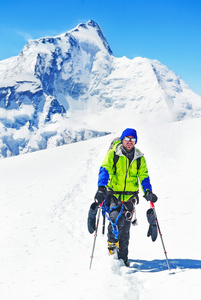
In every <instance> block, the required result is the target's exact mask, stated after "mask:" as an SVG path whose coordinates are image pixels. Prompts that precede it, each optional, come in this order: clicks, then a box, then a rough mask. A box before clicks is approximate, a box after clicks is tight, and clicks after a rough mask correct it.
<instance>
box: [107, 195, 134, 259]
mask: <svg viewBox="0 0 201 300" xmlns="http://www.w3.org/2000/svg"><path fill="white" fill-rule="evenodd" d="M116 204H117V202H116V199H110V209H111V208H112V207H114V206H116ZM120 210H121V206H119V207H118V208H115V209H114V210H112V211H111V212H110V219H111V221H112V222H113V223H115V220H116V218H117V217H118V215H119V213H120ZM130 226H131V222H130V221H127V220H126V218H125V213H122V214H121V216H120V218H119V220H118V222H117V228H118V231H119V235H118V239H115V236H114V234H113V233H112V229H113V228H112V224H111V223H109V225H108V241H109V242H111V243H116V242H117V241H119V252H118V258H119V259H121V258H122V259H123V260H125V259H126V258H128V245H129V239H130Z"/></svg>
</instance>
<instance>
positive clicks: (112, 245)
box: [108, 241, 119, 255]
mask: <svg viewBox="0 0 201 300" xmlns="http://www.w3.org/2000/svg"><path fill="white" fill-rule="evenodd" d="M118 250H119V242H116V243H111V242H109V241H108V251H109V254H110V255H113V254H115V252H116V251H118Z"/></svg>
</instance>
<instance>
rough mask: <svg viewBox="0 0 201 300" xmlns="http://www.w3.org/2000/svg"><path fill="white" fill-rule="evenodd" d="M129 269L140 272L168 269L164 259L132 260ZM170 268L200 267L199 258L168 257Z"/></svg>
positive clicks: (200, 261)
mask: <svg viewBox="0 0 201 300" xmlns="http://www.w3.org/2000/svg"><path fill="white" fill-rule="evenodd" d="M130 262H131V267H130V268H131V269H132V268H133V269H134V270H133V271H134V272H135V271H141V272H161V271H165V270H167V269H168V267H167V262H166V260H165V259H164V260H158V259H156V260H152V261H147V260H132V259H130ZM169 264H170V269H180V270H185V269H191V270H192V269H201V260H195V259H169Z"/></svg>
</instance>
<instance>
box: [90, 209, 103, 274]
mask: <svg viewBox="0 0 201 300" xmlns="http://www.w3.org/2000/svg"><path fill="white" fill-rule="evenodd" d="M100 211H101V208H100V206H99V207H98V217H97V224H96V230H95V234H94V243H93V248H92V253H91V257H90V258H91V260H90V266H89V269H91V265H92V260H93V255H94V249H95V244H96V237H97V233H98V224H99V219H100Z"/></svg>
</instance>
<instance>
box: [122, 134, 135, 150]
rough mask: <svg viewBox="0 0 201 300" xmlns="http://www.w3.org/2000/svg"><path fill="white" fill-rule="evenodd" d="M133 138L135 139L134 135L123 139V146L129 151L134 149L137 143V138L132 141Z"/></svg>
mask: <svg viewBox="0 0 201 300" xmlns="http://www.w3.org/2000/svg"><path fill="white" fill-rule="evenodd" d="M131 139H134V138H133V136H126V137H125V138H124V139H123V140H122V144H123V147H124V148H125V149H126V150H128V151H131V150H133V148H134V145H135V139H134V141H131Z"/></svg>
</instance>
